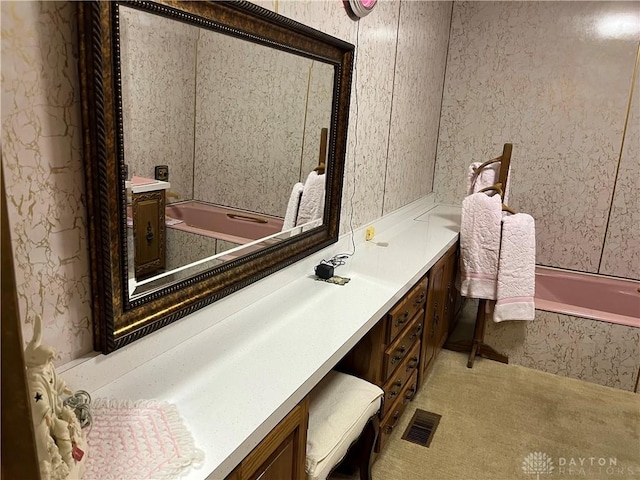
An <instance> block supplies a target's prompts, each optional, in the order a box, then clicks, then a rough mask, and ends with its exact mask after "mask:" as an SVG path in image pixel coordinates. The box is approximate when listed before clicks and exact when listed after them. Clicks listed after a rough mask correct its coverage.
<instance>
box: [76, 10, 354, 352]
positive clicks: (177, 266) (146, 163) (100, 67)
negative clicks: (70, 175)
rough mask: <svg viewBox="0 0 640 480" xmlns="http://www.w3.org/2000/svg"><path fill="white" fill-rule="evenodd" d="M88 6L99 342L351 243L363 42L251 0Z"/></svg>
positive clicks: (90, 201)
mask: <svg viewBox="0 0 640 480" xmlns="http://www.w3.org/2000/svg"><path fill="white" fill-rule="evenodd" d="M79 9H80V44H81V51H80V57H81V58H80V64H81V81H82V110H83V122H84V126H85V136H84V150H85V177H86V187H87V209H88V213H89V215H88V218H89V236H90V245H91V267H92V288H93V304H94V308H93V314H94V324H95V348H96V349H97V350H100V351H102V352H103V353H109V352H111V351H113V350H115V349H117V348H120V347H122V346H124V345H126V344H128V343H130V342H132V341H134V340H136V339H138V338H140V337H142V336H144V335H146V334H148V333H151V332H152V331H155V330H157V329H159V328H161V327H163V326H166V325H168V324H169V323H172V322H174V321H176V320H178V319H179V318H181V317H183V316H185V315H187V314H189V313H192V312H194V311H195V310H197V309H199V308H202V307H204V306H206V305H208V304H210V303H212V302H215V301H216V300H219V299H220V298H222V297H224V296H226V295H229V294H230V293H233V292H235V291H237V290H238V289H241V288H243V287H245V286H247V285H250V284H251V283H253V282H255V281H257V280H259V279H261V278H263V277H265V276H267V275H269V274H271V273H273V272H275V271H277V270H279V269H281V268H283V267H285V266H287V265H290V264H291V263H293V262H296V261H298V260H300V259H302V258H304V257H305V256H307V255H310V254H311V253H313V252H315V251H317V250H319V249H321V248H324V247H326V246H327V245H329V244H331V243H333V242H335V241H337V238H338V229H339V217H340V203H341V197H342V178H343V173H344V161H345V151H346V142H347V125H348V112H349V95H350V90H351V72H352V68H353V51H354V47H353V45H351V44H349V43H346V42H344V41H342V40H339V39H337V38H334V37H331V36H329V35H326V34H324V33H321V32H319V31H317V30H314V29H311V28H309V27H306V26H304V25H301V24H299V23H297V22H295V21H292V20H290V19H288V18H285V17H281V16H279V15H277V14H275V13H273V12H271V11H268V10H265V9H263V8H261V7H259V6H257V5H254V4H251V3H248V2H243V1H238V2H235V1H234V2H220V1H216V2H187V1H173V0H165V1H161V2H148V1H139V0H133V1H123V2H119V1H115V2H108V1H105V2H86V3H85V2H81V3H80V4H79ZM303 183H304V186H302V184H303ZM312 186H313V188H312ZM318 192H320V193H318ZM307 194H308V195H309V197H305V195H307ZM299 195H302V199H300V196H299ZM305 198H307V202H308V203H307V204H306V206H303V205H305ZM294 200H295V201H294ZM298 202H299V203H298ZM292 205H295V207H294V208H293V209H292ZM303 211H304V214H303ZM309 212H311V213H310V214H309ZM292 214H293V217H292Z"/></svg>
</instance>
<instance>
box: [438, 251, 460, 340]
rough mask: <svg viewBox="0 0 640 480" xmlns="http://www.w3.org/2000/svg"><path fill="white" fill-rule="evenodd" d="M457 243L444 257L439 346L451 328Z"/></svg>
mask: <svg viewBox="0 0 640 480" xmlns="http://www.w3.org/2000/svg"><path fill="white" fill-rule="evenodd" d="M457 247H458V245H457V244H456V245H454V246H453V247H452V248H451V250H449V252H447V256H446V258H445V265H444V277H443V290H444V292H443V293H444V299H443V315H442V328H441V332H440V340H439V342H438V345H439V347H442V345H444V343H445V342H446V341H447V337H448V336H449V332H450V331H451V329H452V328H453V317H454V315H455V311H456V303H457V298H458V290H457V289H456V285H455V282H456V274H457V272H458V255H457V253H458V248H457Z"/></svg>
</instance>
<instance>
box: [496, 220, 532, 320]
mask: <svg viewBox="0 0 640 480" xmlns="http://www.w3.org/2000/svg"><path fill="white" fill-rule="evenodd" d="M535 288H536V233H535V221H534V219H533V217H532V216H531V215H528V214H526V213H516V214H515V215H508V216H506V217H504V219H503V220H502V245H501V247H500V259H499V261H498V301H497V302H496V306H495V308H494V310H493V321H494V322H502V321H504V320H533V319H534V318H535V303H534V299H533V298H534V295H535Z"/></svg>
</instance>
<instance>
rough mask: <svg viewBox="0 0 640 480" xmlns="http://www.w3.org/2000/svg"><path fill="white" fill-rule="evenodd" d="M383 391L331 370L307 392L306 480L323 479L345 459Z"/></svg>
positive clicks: (380, 399) (380, 402)
mask: <svg viewBox="0 0 640 480" xmlns="http://www.w3.org/2000/svg"><path fill="white" fill-rule="evenodd" d="M383 395H384V392H383V391H382V389H381V388H379V387H377V386H376V385H373V384H372V383H369V382H367V381H366V380H362V379H360V378H357V377H354V376H352V375H347V374H345V373H340V372H336V371H331V372H329V373H328V374H327V376H326V377H325V378H323V379H322V380H321V381H320V383H319V384H318V385H317V386H316V388H314V389H313V391H312V392H311V393H310V395H309V397H310V403H309V428H308V430H307V460H306V465H305V466H306V471H307V478H308V479H309V480H323V479H325V478H326V477H327V476H328V475H329V473H330V472H331V470H332V469H333V468H334V467H335V466H336V465H337V464H338V463H339V462H340V461H341V460H342V459H343V458H344V456H345V455H346V453H347V450H348V449H349V446H350V445H351V444H352V443H353V442H354V441H355V440H356V439H357V438H358V437H359V436H360V433H361V432H362V430H363V429H364V427H365V426H366V424H367V422H368V421H369V419H370V418H371V417H372V416H373V415H375V414H376V413H377V412H378V410H380V406H381V404H382V396H383Z"/></svg>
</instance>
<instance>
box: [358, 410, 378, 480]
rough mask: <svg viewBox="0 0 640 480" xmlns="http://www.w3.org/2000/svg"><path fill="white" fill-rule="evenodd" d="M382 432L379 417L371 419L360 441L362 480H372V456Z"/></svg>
mask: <svg viewBox="0 0 640 480" xmlns="http://www.w3.org/2000/svg"><path fill="white" fill-rule="evenodd" d="M379 431H380V420H379V419H378V415H374V416H373V417H371V419H370V420H369V422H368V423H367V425H366V426H365V427H364V430H363V432H362V434H361V435H360V439H359V441H358V442H359V443H360V445H359V450H360V452H359V453H360V455H359V456H360V480H371V454H372V453H373V448H374V446H375V444H376V439H377V438H378V432H379Z"/></svg>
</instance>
